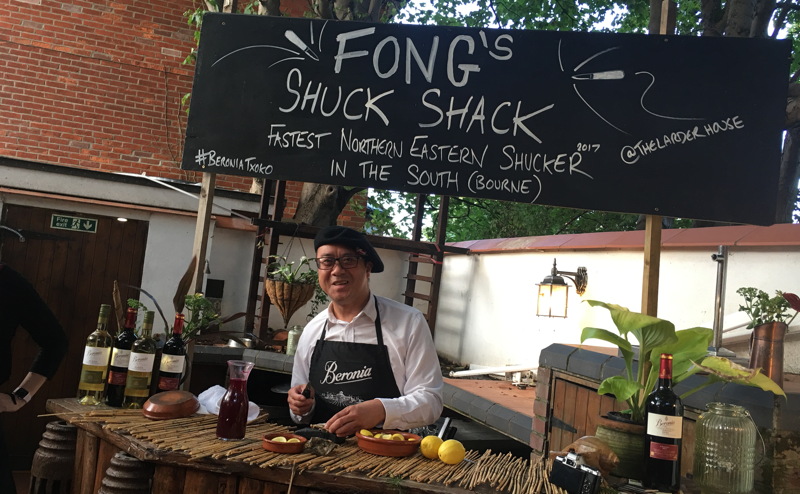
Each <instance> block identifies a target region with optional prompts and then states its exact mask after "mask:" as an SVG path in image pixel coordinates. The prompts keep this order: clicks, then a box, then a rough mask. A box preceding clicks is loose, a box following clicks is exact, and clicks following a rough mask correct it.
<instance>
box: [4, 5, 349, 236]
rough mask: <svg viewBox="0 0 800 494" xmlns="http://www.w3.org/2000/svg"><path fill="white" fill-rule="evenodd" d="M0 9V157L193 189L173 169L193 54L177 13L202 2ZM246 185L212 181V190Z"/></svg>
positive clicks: (233, 179) (185, 174)
mask: <svg viewBox="0 0 800 494" xmlns="http://www.w3.org/2000/svg"><path fill="white" fill-rule="evenodd" d="M298 1H303V0H298ZM3 3H4V4H5V5H4V7H3V14H2V16H0V155H2V156H7V157H11V158H17V159H22V160H30V161H37V162H42V163H50V164H56V165H63V166H70V167H80V168H90V169H94V170H99V171H107V172H126V173H135V174H141V173H146V174H148V175H151V176H157V177H162V178H171V179H179V180H187V181H190V182H199V181H200V180H201V177H200V174H199V173H197V172H191V171H184V170H181V169H180V161H181V155H182V151H183V138H184V135H183V134H184V130H185V127H186V113H185V111H184V109H183V108H182V107H181V98H182V97H183V95H184V94H186V93H188V92H189V91H190V90H191V83H192V78H193V73H194V68H193V67H192V66H184V65H182V63H181V62H182V61H183V59H184V58H185V57H186V55H187V54H188V53H189V52H190V50H191V48H192V47H193V46H194V40H193V30H192V29H191V28H190V27H189V26H188V25H187V23H186V20H185V18H184V16H183V13H184V12H185V11H187V10H190V9H194V8H195V7H196V4H197V5H199V4H200V2H194V1H192V0H175V1H172V2H144V1H141V0H125V1H109V0H93V1H89V0H71V1H70V2H63V3H62V2H55V3H52V2H45V1H43V0H9V1H7V2H3ZM240 4H242V2H240ZM251 183H252V180H251V179H250V178H247V177H237V176H232V175H218V176H217V186H218V187H220V188H226V189H234V190H243V191H248V190H250V185H251ZM285 217H291V215H290V214H287V215H285ZM346 220H347V221H349V216H348V217H347V219H346Z"/></svg>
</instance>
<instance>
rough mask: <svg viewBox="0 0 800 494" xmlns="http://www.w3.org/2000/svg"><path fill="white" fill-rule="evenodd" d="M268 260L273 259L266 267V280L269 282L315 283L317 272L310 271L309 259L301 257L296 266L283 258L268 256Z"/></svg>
mask: <svg viewBox="0 0 800 494" xmlns="http://www.w3.org/2000/svg"><path fill="white" fill-rule="evenodd" d="M269 258H270V259H273V261H272V262H270V263H269V265H268V266H267V278H269V279H270V280H277V281H283V282H285V283H298V284H301V285H312V284H316V283H317V272H316V271H314V270H313V269H311V261H312V259H311V258H308V257H306V256H302V257H301V258H300V261H299V262H298V263H296V264H295V262H294V261H289V260H288V259H287V258H286V257H285V256H276V255H273V256H269Z"/></svg>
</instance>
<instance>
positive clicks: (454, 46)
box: [334, 28, 514, 87]
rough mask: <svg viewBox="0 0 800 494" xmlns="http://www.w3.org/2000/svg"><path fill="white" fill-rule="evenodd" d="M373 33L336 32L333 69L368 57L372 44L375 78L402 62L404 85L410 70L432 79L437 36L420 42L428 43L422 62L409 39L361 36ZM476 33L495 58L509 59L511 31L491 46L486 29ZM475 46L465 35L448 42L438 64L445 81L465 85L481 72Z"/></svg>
mask: <svg viewBox="0 0 800 494" xmlns="http://www.w3.org/2000/svg"><path fill="white" fill-rule="evenodd" d="M373 35H375V28H366V29H357V30H355V31H350V32H346V33H341V34H338V35H337V36H336V42H337V43H338V46H337V50H336V55H335V56H334V72H335V73H337V74H339V73H341V72H342V71H343V70H344V64H345V63H346V62H347V61H354V60H357V59H360V58H365V57H369V56H370V52H369V50H368V49H363V48H369V47H370V46H373V44H374V48H373V52H372V70H373V71H374V72H375V74H376V75H377V76H378V77H380V78H382V79H388V78H390V77H392V76H394V75H395V74H397V73H398V72H399V71H400V67H401V65H402V67H403V71H404V74H403V80H404V82H405V83H406V84H411V81H412V73H413V72H414V70H415V68H416V69H417V70H419V71H420V73H421V74H422V77H423V78H424V79H425V80H426V81H427V82H428V83H430V82H431V81H432V80H433V76H434V71H435V70H436V67H437V64H436V58H437V56H438V54H439V37H438V36H432V37H431V39H430V42H429V43H423V44H424V45H425V46H430V48H429V51H428V52H427V61H424V55H423V54H422V53H421V52H420V48H419V47H418V46H417V44H416V43H415V42H414V41H413V40H412V39H410V38H403V39H398V38H397V37H396V36H386V37H385V38H383V39H381V40H379V41H378V42H377V43H375V42H374V41H373V42H370V41H367V40H365V39H364V38H366V37H369V36H373ZM478 36H479V38H480V46H481V47H482V49H484V50H486V52H488V54H489V55H490V56H491V57H492V58H494V59H495V60H500V61H505V60H510V59H511V57H512V56H513V50H512V49H511V45H512V44H513V42H514V38H513V37H512V36H511V35H510V34H501V35H500V36H498V37H497V38H495V39H494V43H493V44H492V45H491V46H490V44H489V42H488V40H487V39H486V31H480V32H479V33H478ZM356 45H357V46H358V49H356V48H351V47H350V46H354V47H355V46H356ZM403 46H405V50H403ZM478 46H479V45H478V43H476V40H475V38H474V37H473V36H472V35H467V34H462V35H459V36H456V37H454V38H453V39H452V40H451V41H450V45H449V46H448V47H447V52H446V54H445V55H444V56H445V57H446V61H445V62H444V63H443V64H440V65H443V66H444V67H445V69H444V70H445V72H446V76H447V80H448V82H449V83H450V84H451V85H452V86H453V87H464V86H466V85H467V84H468V83H469V76H470V74H471V73H473V72H480V71H481V67H480V65H479V64H477V63H474V62H475V61H476V60H480V59H481V57H482V56H483V54H482V53H476V51H477V48H478ZM401 56H404V57H405V61H404V63H402V64H401V60H400V57H401Z"/></svg>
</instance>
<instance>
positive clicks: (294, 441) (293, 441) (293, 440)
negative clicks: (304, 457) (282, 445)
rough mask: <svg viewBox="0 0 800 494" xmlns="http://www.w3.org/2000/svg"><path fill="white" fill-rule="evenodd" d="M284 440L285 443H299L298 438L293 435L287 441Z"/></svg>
mask: <svg viewBox="0 0 800 494" xmlns="http://www.w3.org/2000/svg"><path fill="white" fill-rule="evenodd" d="M286 442H287V443H299V442H300V440H299V439H297V438H296V437H293V438H291V439H289V440H288V441H286Z"/></svg>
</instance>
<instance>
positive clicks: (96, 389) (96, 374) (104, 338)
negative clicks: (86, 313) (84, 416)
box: [78, 304, 113, 405]
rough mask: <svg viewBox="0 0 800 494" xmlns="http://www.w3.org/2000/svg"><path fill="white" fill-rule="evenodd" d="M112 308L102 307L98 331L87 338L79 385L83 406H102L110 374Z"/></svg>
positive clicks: (108, 306) (79, 395) (79, 398)
mask: <svg viewBox="0 0 800 494" xmlns="http://www.w3.org/2000/svg"><path fill="white" fill-rule="evenodd" d="M110 313H111V306H110V305H107V304H103V305H101V306H100V314H99V315H98V316H97V329H95V330H94V331H93V332H92V333H91V334H90V335H89V336H88V337H87V338H86V347H85V348H84V350H83V365H82V367H81V378H80V382H79V384H78V402H79V403H80V404H81V405H101V404H102V403H103V392H104V391H105V386H106V375H107V373H108V358H109V357H110V356H111V346H112V345H113V339H112V338H111V335H110V334H108V315H109V314H110Z"/></svg>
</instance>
